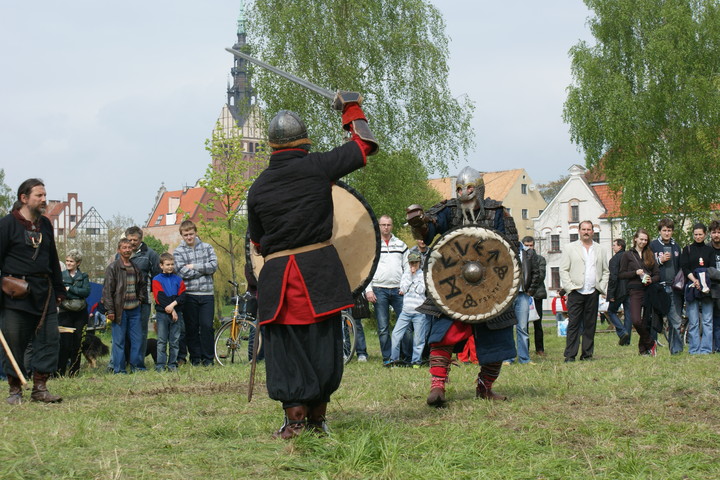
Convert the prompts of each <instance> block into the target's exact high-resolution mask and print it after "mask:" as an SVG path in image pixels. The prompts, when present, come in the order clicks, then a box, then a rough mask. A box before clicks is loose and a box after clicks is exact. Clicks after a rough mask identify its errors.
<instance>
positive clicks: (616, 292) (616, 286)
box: [607, 238, 633, 346]
mask: <svg viewBox="0 0 720 480" xmlns="http://www.w3.org/2000/svg"><path fill="white" fill-rule="evenodd" d="M612 248H613V253H614V255H613V256H612V258H611V259H610V265H609V269H610V280H609V281H608V291H607V299H608V302H610V305H609V306H608V311H607V313H608V318H610V322H612V324H613V325H615V333H616V334H617V336H618V338H619V340H618V345H620V346H626V345H630V337H631V336H632V325H633V324H632V318H631V316H630V296H629V295H628V294H627V280H624V279H622V280H621V279H618V273H619V272H620V260H621V259H622V257H623V255H625V240H623V239H622V238H616V239H615V240H614V241H613V247H612ZM621 305H622V307H623V313H624V314H625V323H623V322H622V321H621V320H620V317H618V310H619V309H620V306H621Z"/></svg>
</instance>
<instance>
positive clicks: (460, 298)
mask: <svg viewBox="0 0 720 480" xmlns="http://www.w3.org/2000/svg"><path fill="white" fill-rule="evenodd" d="M520 278H521V274H520V264H519V262H518V258H517V255H516V253H515V251H514V250H513V248H512V247H511V246H510V244H509V243H508V242H507V240H505V239H504V238H503V237H502V236H500V235H499V234H497V233H496V232H494V231H493V230H490V229H487V228H483V227H478V226H472V225H467V226H463V227H459V228H456V229H453V230H450V231H448V232H446V233H445V235H443V236H442V237H441V238H440V239H439V240H438V242H437V244H436V245H435V247H434V248H433V250H432V251H431V252H430V258H429V260H428V263H427V269H426V271H425V282H426V285H427V290H428V294H429V295H430V297H431V298H432V299H433V300H434V302H435V303H436V304H437V306H438V307H440V308H441V309H442V310H443V311H444V312H445V313H446V314H447V315H448V316H449V317H450V318H452V319H454V320H460V321H462V322H466V323H481V322H486V321H488V320H491V319H492V318H494V317H496V316H497V315H499V314H500V313H502V312H503V311H504V310H505V309H506V308H507V307H508V306H510V305H511V304H512V302H513V301H514V300H515V297H516V296H517V293H518V288H519V285H520Z"/></svg>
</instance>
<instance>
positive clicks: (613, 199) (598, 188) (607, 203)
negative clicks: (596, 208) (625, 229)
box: [590, 183, 622, 218]
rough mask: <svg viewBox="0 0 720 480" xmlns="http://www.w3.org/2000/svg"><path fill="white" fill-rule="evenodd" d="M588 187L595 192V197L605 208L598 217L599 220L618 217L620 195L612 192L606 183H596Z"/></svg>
mask: <svg viewBox="0 0 720 480" xmlns="http://www.w3.org/2000/svg"><path fill="white" fill-rule="evenodd" d="M590 187H591V188H592V189H593V190H594V191H595V195H597V197H598V198H599V199H600V202H601V203H602V204H603V206H604V207H605V213H603V214H602V215H600V217H599V218H617V217H619V216H620V203H621V199H622V195H621V194H620V193H616V192H613V191H612V190H611V189H610V186H609V185H608V184H607V183H597V184H593V185H590Z"/></svg>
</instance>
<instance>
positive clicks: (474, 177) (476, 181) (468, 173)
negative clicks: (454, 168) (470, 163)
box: [455, 167, 485, 202]
mask: <svg viewBox="0 0 720 480" xmlns="http://www.w3.org/2000/svg"><path fill="white" fill-rule="evenodd" d="M455 185H456V188H457V198H458V200H460V201H461V202H469V201H470V200H473V199H475V198H477V199H478V200H479V201H482V199H483V198H484V197H485V182H483V176H482V173H480V172H478V171H477V170H475V169H474V168H472V167H465V168H463V169H462V170H460V173H458V175H457V180H456V181H455ZM469 187H472V188H473V190H472V192H470V191H468V188H469Z"/></svg>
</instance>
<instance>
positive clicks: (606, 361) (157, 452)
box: [0, 328, 720, 480]
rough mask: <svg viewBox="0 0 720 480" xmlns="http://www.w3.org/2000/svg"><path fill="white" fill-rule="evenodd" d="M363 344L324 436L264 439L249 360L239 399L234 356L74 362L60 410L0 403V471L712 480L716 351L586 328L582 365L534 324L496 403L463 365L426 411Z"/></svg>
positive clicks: (272, 406)
mask: <svg viewBox="0 0 720 480" xmlns="http://www.w3.org/2000/svg"><path fill="white" fill-rule="evenodd" d="M367 339H368V345H369V347H371V351H370V354H371V361H370V362H369V363H366V364H361V363H357V362H352V363H350V365H348V366H347V368H346V371H345V375H344V378H343V383H342V385H341V387H340V389H339V390H338V392H337V393H336V394H335V395H334V397H333V401H332V403H331V404H330V405H329V408H328V421H329V423H330V426H331V428H332V434H331V435H330V436H329V437H326V438H316V437H312V436H302V437H300V438H299V439H296V440H293V441H290V442H287V441H281V440H274V439H272V438H271V436H270V434H271V432H272V431H273V430H275V429H276V428H277V427H279V425H280V423H281V420H282V412H281V409H280V406H279V404H278V403H277V402H274V401H271V400H270V399H269V398H268V397H267V394H266V390H265V385H264V366H263V365H260V366H259V369H258V384H257V385H256V394H255V398H254V399H253V401H252V402H251V403H248V402H247V398H246V397H247V382H248V374H249V368H248V366H247V365H233V366H229V367H215V368H193V367H182V368H181V370H180V371H179V372H178V373H176V374H170V373H166V374H159V373H155V372H152V371H148V372H144V373H139V374H135V375H127V376H114V375H109V374H106V373H105V372H104V368H101V367H99V368H98V369H96V370H88V369H87V368H85V367H84V368H83V370H82V371H81V376H80V377H78V378H74V379H58V380H52V381H51V382H49V387H50V390H51V391H52V392H53V393H58V394H61V395H62V396H63V397H64V402H63V403H61V404H58V405H39V404H35V403H30V402H26V403H24V404H23V405H20V406H17V407H11V406H9V405H5V404H4V403H3V404H2V405H0V432H1V433H0V478H2V479H48V478H53V479H54V478H73V479H196V478H197V479H236V478H238V479H240V478H255V479H274V478H288V479H296V478H302V479H305V478H307V479H663V480H664V479H713V478H720V463H719V462H718V461H717V458H718V456H719V454H720V380H719V378H718V360H719V359H720V358H719V357H718V356H717V355H706V356H698V357H690V356H689V355H687V353H685V354H682V355H679V356H674V357H670V356H669V354H668V352H667V349H666V348H663V349H660V352H659V356H658V357H656V358H650V357H640V356H638V355H637V350H636V349H635V347H618V346H617V336H615V335H614V334H610V333H598V335H597V337H596V349H595V352H596V360H595V361H593V362H576V363H574V364H564V363H562V350H563V348H564V339H561V338H558V337H556V336H555V329H554V328H546V329H545V340H546V351H547V353H548V356H547V357H545V358H533V361H535V362H536V365H512V366H509V367H503V370H502V373H501V376H500V379H499V380H498V382H497V383H496V389H497V390H498V391H499V392H502V393H504V394H507V395H510V397H511V399H512V400H511V401H510V402H502V403H490V402H487V401H482V400H476V399H475V398H474V384H473V382H474V379H475V377H476V375H477V372H478V367H477V366H476V365H462V366H460V367H457V368H455V367H453V370H452V372H451V375H450V376H451V383H450V384H449V385H448V398H449V400H450V404H449V407H448V408H446V409H441V410H435V409H431V408H429V407H427V406H426V405H425V396H426V395H427V392H428V388H429V383H430V381H429V374H428V371H427V369H426V368H423V369H419V370H417V369H405V368H396V369H386V368H383V367H382V366H381V362H380V360H379V359H378V345H377V344H378V342H377V336H376V334H375V332H372V331H370V330H368V331H367ZM633 339H634V340H636V339H637V337H636V336H633ZM148 360H149V359H148ZM149 361H150V363H152V361H151V360H149ZM105 364H106V361H101V362H100V365H102V366H103V367H104V365H105ZM27 396H28V394H26V397H27Z"/></svg>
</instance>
